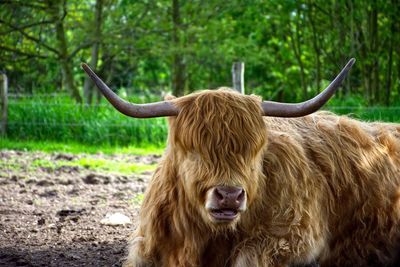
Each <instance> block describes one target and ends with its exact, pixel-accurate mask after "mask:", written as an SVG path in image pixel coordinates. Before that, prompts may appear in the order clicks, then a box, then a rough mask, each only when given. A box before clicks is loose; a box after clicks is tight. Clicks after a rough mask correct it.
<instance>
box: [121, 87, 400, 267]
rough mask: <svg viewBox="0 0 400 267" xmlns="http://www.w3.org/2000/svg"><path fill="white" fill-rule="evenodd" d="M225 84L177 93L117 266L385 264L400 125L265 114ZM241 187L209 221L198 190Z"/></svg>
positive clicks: (399, 209)
mask: <svg viewBox="0 0 400 267" xmlns="http://www.w3.org/2000/svg"><path fill="white" fill-rule="evenodd" d="M260 101H261V100H260V99H259V98H257V97H254V96H243V95H240V94H238V93H235V92H232V91H230V90H226V89H220V90H217V91H204V92H200V93H196V94H192V95H188V96H185V97H182V98H178V99H175V100H174V102H175V104H176V106H178V107H179V108H180V109H181V112H180V113H179V115H178V116H177V117H176V118H171V119H170V135H169V141H168V148H167V150H166V152H165V155H164V158H163V161H162V163H161V164H160V165H159V167H158V168H157V170H156V172H155V174H154V176H153V179H152V181H151V183H150V185H149V187H148V190H147V192H146V196H145V200H144V202H143V206H142V208H141V213H140V225H139V227H138V230H137V232H136V233H135V236H134V239H133V242H132V245H131V248H130V251H129V256H128V258H127V261H126V263H125V266H135V267H137V266H157V267H158V266H161V267H172V266H182V267H183V266H184V267H190V266H207V267H209V266H216V267H217V266H218V267H221V266H234V267H245V266H273V267H275V266H289V265H292V264H304V263H308V262H312V261H314V260H316V259H317V260H319V262H320V264H321V266H323V267H324V266H386V265H388V264H391V263H392V259H393V258H394V257H395V253H396V252H397V251H398V242H399V237H400V226H399V224H400V125H395V124H383V123H364V122H360V121H356V120H353V119H350V118H348V117H343V116H342V117H339V116H336V115H334V114H331V113H327V112H319V113H315V114H312V115H309V116H306V117H301V118H291V119H283V118H269V117H267V118H263V117H262V116H261V109H260ZM217 185H228V186H241V187H243V188H244V189H245V190H246V194H247V201H248V202H247V210H246V211H245V212H243V213H242V214H241V215H240V218H239V220H237V221H235V222H234V223H230V224H222V225H221V224H215V223H213V222H212V221H211V220H210V219H209V216H208V214H207V211H206V210H205V208H204V201H205V192H206V191H207V190H208V189H210V188H211V187H214V186H217Z"/></svg>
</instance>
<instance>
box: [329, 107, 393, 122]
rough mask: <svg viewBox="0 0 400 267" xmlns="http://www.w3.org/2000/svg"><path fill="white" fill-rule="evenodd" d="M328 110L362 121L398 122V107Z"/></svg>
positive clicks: (338, 108) (333, 108)
mask: <svg viewBox="0 0 400 267" xmlns="http://www.w3.org/2000/svg"><path fill="white" fill-rule="evenodd" d="M328 110H330V111H332V112H334V113H336V114H342V115H349V116H350V117H353V118H357V119H360V120H364V121H384V122H400V107H340V106H337V107H330V108H328Z"/></svg>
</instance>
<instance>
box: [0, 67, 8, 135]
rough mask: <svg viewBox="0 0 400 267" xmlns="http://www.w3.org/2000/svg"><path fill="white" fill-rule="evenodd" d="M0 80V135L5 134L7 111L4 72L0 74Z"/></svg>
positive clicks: (6, 84) (6, 88)
mask: <svg viewBox="0 0 400 267" xmlns="http://www.w3.org/2000/svg"><path fill="white" fill-rule="evenodd" d="M0 80H2V83H1V85H0V112H1V113H0V116H1V117H0V118H1V120H0V135H2V136H5V135H6V132H7V111H8V99H7V91H8V79H7V75H6V74H5V73H1V74H0Z"/></svg>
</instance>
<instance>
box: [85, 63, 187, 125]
mask: <svg viewBox="0 0 400 267" xmlns="http://www.w3.org/2000/svg"><path fill="white" fill-rule="evenodd" d="M81 66H82V68H83V70H84V71H85V72H86V73H87V74H88V75H89V77H90V78H91V79H92V80H93V82H94V83H95V84H96V86H97V88H99V89H100V91H101V93H102V94H103V95H104V96H105V97H106V98H107V99H108V101H109V102H110V103H111V104H112V105H113V106H114V107H115V108H116V109H117V110H118V111H119V112H121V113H123V114H125V115H127V116H130V117H135V118H154V117H165V116H176V115H178V113H179V110H178V109H177V108H176V107H175V106H173V105H172V103H171V102H168V101H161V102H154V103H149V104H133V103H130V102H127V101H125V100H123V99H122V98H120V97H119V96H118V95H117V94H115V93H114V92H113V91H112V90H111V89H110V88H109V87H108V86H107V85H106V84H105V83H104V82H103V81H102V80H101V79H100V78H99V77H98V76H97V75H96V73H94V72H93V71H92V69H91V68H90V67H89V66H88V65H87V64H85V63H82V64H81Z"/></svg>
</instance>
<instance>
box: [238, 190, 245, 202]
mask: <svg viewBox="0 0 400 267" xmlns="http://www.w3.org/2000/svg"><path fill="white" fill-rule="evenodd" d="M244 197H245V191H244V189H242V190H241V192H240V194H239V195H238V197H237V200H238V201H239V202H242V201H243V200H244Z"/></svg>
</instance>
